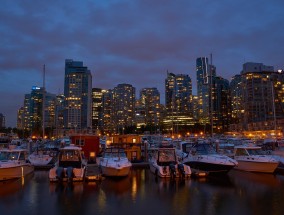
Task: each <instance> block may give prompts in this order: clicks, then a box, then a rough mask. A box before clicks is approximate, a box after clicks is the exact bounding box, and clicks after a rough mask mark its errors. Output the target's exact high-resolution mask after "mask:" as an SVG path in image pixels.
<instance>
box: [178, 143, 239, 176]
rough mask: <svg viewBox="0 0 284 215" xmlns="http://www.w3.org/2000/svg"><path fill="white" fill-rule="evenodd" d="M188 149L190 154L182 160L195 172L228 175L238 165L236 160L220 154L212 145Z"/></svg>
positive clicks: (200, 144) (207, 144) (199, 144)
mask: <svg viewBox="0 0 284 215" xmlns="http://www.w3.org/2000/svg"><path fill="white" fill-rule="evenodd" d="M183 148H185V147H183ZM187 149H188V151H186V152H187V153H188V154H187V156H186V157H183V158H182V163H183V164H186V165H189V166H190V167H191V169H192V171H194V172H204V173H205V174H220V173H227V172H229V171H230V170H231V169H233V168H234V167H235V166H236V165H237V164H238V162H237V161H236V160H234V159H232V158H230V157H228V156H226V155H221V154H218V153H217V152H216V150H215V148H214V147H213V146H212V145H211V144H210V143H196V144H193V145H192V146H191V147H190V148H187Z"/></svg>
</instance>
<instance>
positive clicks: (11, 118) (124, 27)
mask: <svg viewBox="0 0 284 215" xmlns="http://www.w3.org/2000/svg"><path fill="white" fill-rule="evenodd" d="M1 4H2V7H1V9H0V17H1V19H0V31H1V38H2V40H1V48H0V56H1V57H0V77H1V78H0V86H1V87H0V96H1V98H2V102H1V106H0V113H3V114H4V115H5V117H6V126H11V127H15V126H16V115H17V110H18V109H19V108H20V107H21V106H22V105H23V101H24V94H26V93H30V91H31V87H32V86H35V85H37V86H42V83H43V80H42V79H43V65H44V64H45V65H46V88H47V91H48V92H50V93H55V94H58V93H63V88H64V61H65V59H74V60H78V61H83V62H84V65H85V66H87V67H88V68H89V69H90V71H91V73H92V76H93V87H98V88H103V89H112V88H114V87H115V86H116V85H117V84H120V83H127V84H131V85H133V86H134V87H135V88H136V91H137V92H139V90H140V89H142V88H144V87H157V88H158V90H159V91H160V93H161V100H162V103H164V99H165V91H164V84H165V83H164V81H165V78H166V75H167V71H169V72H172V73H175V74H187V75H189V76H190V78H191V79H192V83H193V90H194V94H196V59H197V58H198V57H203V56H206V57H209V55H210V53H212V54H213V65H214V66H216V73H217V75H218V76H222V77H223V78H226V79H229V80H230V78H231V77H232V76H234V75H236V74H240V71H241V70H242V64H243V63H245V62H258V63H264V64H265V65H270V66H274V68H275V70H277V69H283V68H284V66H283V65H284V62H283V55H281V49H279V45H280V44H283V42H284V37H283V34H284V32H283V29H282V28H280V27H279V26H282V24H284V23H283V22H284V18H283V15H282V11H281V8H283V6H284V2H282V1H280V0H279V1H277V0H274V1H269V2H267V1H256V0H255V1H250V2H247V1H237V2H236V1H221V2H220V1H219V2H211V1H198V2H190V1H179V2H172V1H164V0H163V1H159V0H157V1H135V2H133V1H108V2H107V3H106V2H104V1H102V2H93V1H86V2H84V3H77V2H76V1H69V2H68V3H67V2H66V3H65V2H57V1H56V2H55V1H49V2H36V1H25V2H23V1H17V0H16V1H6V0H4V1H2V3H1ZM55 5H56V6H55ZM74 11H75V12H74ZM141 74H142V75H141ZM11 98H13V99H11Z"/></svg>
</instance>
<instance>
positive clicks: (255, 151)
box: [247, 148, 265, 155]
mask: <svg viewBox="0 0 284 215" xmlns="http://www.w3.org/2000/svg"><path fill="white" fill-rule="evenodd" d="M247 151H248V153H249V155H265V151H263V150H262V149H261V148H259V149H247Z"/></svg>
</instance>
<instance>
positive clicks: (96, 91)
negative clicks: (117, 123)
mask: <svg viewBox="0 0 284 215" xmlns="http://www.w3.org/2000/svg"><path fill="white" fill-rule="evenodd" d="M102 97H103V93H102V89H100V88H93V89H92V129H95V130H99V129H101V128H102Z"/></svg>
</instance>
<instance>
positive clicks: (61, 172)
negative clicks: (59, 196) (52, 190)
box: [56, 167, 64, 181]
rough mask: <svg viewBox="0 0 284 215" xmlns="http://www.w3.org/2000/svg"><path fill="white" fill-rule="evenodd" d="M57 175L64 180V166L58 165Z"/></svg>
mask: <svg viewBox="0 0 284 215" xmlns="http://www.w3.org/2000/svg"><path fill="white" fill-rule="evenodd" d="M56 177H57V178H58V180H60V181H62V179H63V177H64V169H63V167H58V168H57V169H56Z"/></svg>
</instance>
